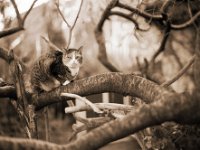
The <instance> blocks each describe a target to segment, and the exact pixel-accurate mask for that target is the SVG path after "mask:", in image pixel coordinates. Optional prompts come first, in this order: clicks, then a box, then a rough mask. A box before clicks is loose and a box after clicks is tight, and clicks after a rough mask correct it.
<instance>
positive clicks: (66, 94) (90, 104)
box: [61, 93, 103, 113]
mask: <svg viewBox="0 0 200 150" xmlns="http://www.w3.org/2000/svg"><path fill="white" fill-rule="evenodd" d="M61 96H65V97H71V98H75V99H77V100H80V101H82V102H84V103H85V104H87V105H89V106H90V107H91V108H92V110H93V111H94V112H96V113H103V112H102V111H101V110H100V109H99V108H98V107H96V106H95V105H94V104H93V103H92V102H90V101H89V100H88V99H86V98H83V97H81V96H79V95H76V94H71V93H61Z"/></svg>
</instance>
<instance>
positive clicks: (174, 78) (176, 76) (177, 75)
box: [161, 55, 195, 87]
mask: <svg viewBox="0 0 200 150" xmlns="http://www.w3.org/2000/svg"><path fill="white" fill-rule="evenodd" d="M194 60H195V55H194V56H193V57H192V58H191V59H190V60H189V62H188V63H187V64H186V65H185V66H184V67H183V68H182V69H181V70H180V71H179V72H178V73H177V74H176V75H175V76H174V77H173V78H172V79H170V80H169V81H166V82H164V83H162V84H161V86H164V87H168V86H169V85H171V84H172V83H174V82H175V81H176V80H178V79H179V78H180V77H181V76H182V75H183V74H184V73H185V72H186V71H187V70H188V69H189V68H190V66H191V65H192V64H193V63H194Z"/></svg>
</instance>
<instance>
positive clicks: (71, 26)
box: [55, 0, 83, 50]
mask: <svg viewBox="0 0 200 150" xmlns="http://www.w3.org/2000/svg"><path fill="white" fill-rule="evenodd" d="M82 4H83V0H81V3H80V6H79V9H78V13H77V15H76V18H75V20H74V23H73V24H72V25H70V24H69V23H68V21H67V20H66V19H65V17H64V15H63V13H62V12H61V10H60V8H59V2H56V3H55V5H56V7H57V10H58V12H59V14H60V16H61V17H62V19H63V21H64V22H65V23H66V24H67V26H68V28H69V37H68V43H67V47H66V48H65V49H66V50H68V48H69V46H70V43H71V36H72V31H73V29H74V27H75V24H76V22H77V20H78V17H79V14H80V11H81V8H82Z"/></svg>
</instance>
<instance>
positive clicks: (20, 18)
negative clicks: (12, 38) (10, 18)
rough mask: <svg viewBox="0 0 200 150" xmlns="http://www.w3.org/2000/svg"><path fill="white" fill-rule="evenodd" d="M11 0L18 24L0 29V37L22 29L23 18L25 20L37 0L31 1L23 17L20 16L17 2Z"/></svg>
mask: <svg viewBox="0 0 200 150" xmlns="http://www.w3.org/2000/svg"><path fill="white" fill-rule="evenodd" d="M11 2H12V5H13V7H14V9H15V13H16V16H17V20H18V26H17V27H11V28H9V29H5V30H4V31H1V32H0V38H2V37H5V36H8V35H11V34H14V33H16V32H19V31H21V30H24V23H25V20H26V18H27V16H28V15H29V13H30V12H31V10H32V8H33V6H34V5H35V3H36V2H37V0H34V1H33V3H32V5H31V6H30V8H29V9H28V11H27V12H26V13H25V15H24V17H21V15H20V13H19V10H18V7H17V4H16V3H15V0H11Z"/></svg>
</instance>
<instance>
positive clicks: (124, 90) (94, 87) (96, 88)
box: [33, 73, 168, 109]
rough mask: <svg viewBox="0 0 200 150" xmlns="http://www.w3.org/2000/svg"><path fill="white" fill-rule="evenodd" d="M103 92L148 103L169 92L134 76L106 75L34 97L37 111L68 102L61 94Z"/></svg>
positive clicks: (79, 81) (85, 79)
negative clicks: (136, 98)
mask: <svg viewBox="0 0 200 150" xmlns="http://www.w3.org/2000/svg"><path fill="white" fill-rule="evenodd" d="M103 92H115V93H119V94H122V95H125V96H126V95H131V96H137V97H140V98H141V99H143V100H144V101H146V102H148V103H149V102H152V101H157V100H159V99H160V97H163V95H165V94H166V93H168V91H167V90H166V89H165V88H162V87H161V86H159V85H157V84H155V83H153V82H151V81H149V80H147V79H145V78H142V77H139V76H136V75H133V74H123V73H105V74H99V75H96V76H92V77H88V78H84V79H81V80H76V81H74V82H73V83H69V84H68V85H66V86H61V87H59V88H57V89H55V90H53V91H50V92H48V93H42V94H40V95H39V96H37V95H34V96H33V102H34V105H35V106H36V108H37V109H40V108H42V107H44V106H46V105H49V104H51V103H55V102H60V101H62V100H68V99H70V98H61V96H60V94H61V93H73V94H78V95H81V96H87V95H91V94H98V93H103Z"/></svg>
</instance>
